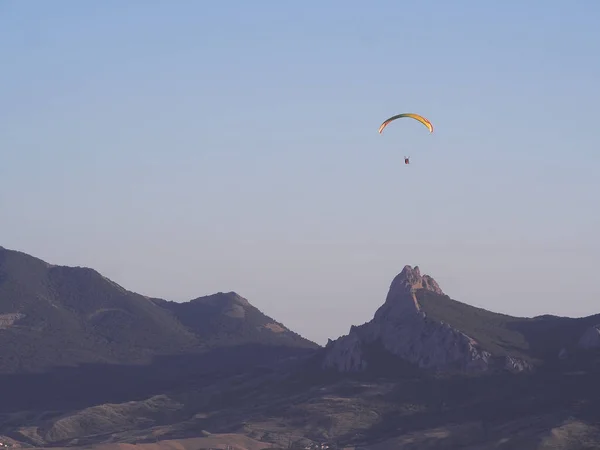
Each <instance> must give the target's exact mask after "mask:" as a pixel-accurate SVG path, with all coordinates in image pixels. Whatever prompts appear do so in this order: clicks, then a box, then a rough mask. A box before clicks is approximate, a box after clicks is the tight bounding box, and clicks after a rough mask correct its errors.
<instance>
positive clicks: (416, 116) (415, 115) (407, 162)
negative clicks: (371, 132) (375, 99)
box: [379, 113, 433, 164]
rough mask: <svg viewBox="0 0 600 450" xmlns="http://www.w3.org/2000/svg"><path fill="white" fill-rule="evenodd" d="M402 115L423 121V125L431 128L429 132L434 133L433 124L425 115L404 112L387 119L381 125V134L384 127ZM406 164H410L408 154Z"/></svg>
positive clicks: (405, 158) (405, 159)
mask: <svg viewBox="0 0 600 450" xmlns="http://www.w3.org/2000/svg"><path fill="white" fill-rule="evenodd" d="M401 117H409V118H411V119H415V120H417V121H419V122H421V123H422V124H423V125H425V126H426V127H427V129H428V130H429V133H433V125H432V124H431V122H430V121H429V120H427V119H426V118H425V117H423V116H421V115H419V114H414V113H402V114H397V115H395V116H392V117H390V118H389V119H387V120H385V121H384V122H383V123H382V124H381V125H380V127H379V134H381V133H382V132H383V130H384V128H385V127H387V126H388V125H389V124H390V123H391V122H393V121H394V120H396V119H400V118H401ZM404 164H410V157H408V156H405V157H404Z"/></svg>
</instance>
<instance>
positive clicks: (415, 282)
mask: <svg viewBox="0 0 600 450" xmlns="http://www.w3.org/2000/svg"><path fill="white" fill-rule="evenodd" d="M417 289H426V290H428V291H432V292H435V293H436V294H440V295H444V292H443V291H442V290H441V289H440V286H439V285H438V284H437V282H436V281H435V280H434V279H433V278H432V277H430V276H429V275H421V270H420V269H419V266H415V267H414V268H413V267H411V266H408V265H406V266H404V269H402V272H400V273H399V274H398V275H397V276H396V278H394V280H393V281H392V285H391V287H390V290H393V291H397V290H404V291H405V292H414V291H416V290H417Z"/></svg>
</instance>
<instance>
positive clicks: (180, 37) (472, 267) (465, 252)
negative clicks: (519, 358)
mask: <svg viewBox="0 0 600 450" xmlns="http://www.w3.org/2000/svg"><path fill="white" fill-rule="evenodd" d="M599 17H600V3H598V2H595V1H593V0H587V1H584V0H581V1H572V2H565V1H561V2H558V1H551V0H545V1H542V0H539V1H531V2H521V1H516V0H514V1H513V0H511V1H506V2H481V1H474V0H473V1H466V0H462V1H456V2H446V1H442V0H439V1H431V2H394V1H380V2H376V3H368V2H364V1H343V2H342V1H337V0H336V1H333V0H332V1H327V2H321V1H316V0H315V1H312V0H309V1H305V2H276V1H274V0H273V1H260V0H257V1H254V2H247V1H242V0H236V1H229V2H203V1H192V0H188V1H186V0H180V1H177V2H171V1H167V0H164V1H150V0H148V1H141V0H129V1H127V2H123V1H120V0H119V1H117V0H106V1H103V2H82V1H77V0H72V1H66V0H55V1H53V2H41V1H39V2H33V1H22V0H19V1H16V0H4V1H2V2H0V58H1V59H0V61H1V70H0V245H2V246H4V247H7V248H13V249H18V250H21V251H25V252H27V253H30V254H33V255H35V256H38V257H41V258H42V259H45V260H47V261H49V262H52V263H57V264H65V265H83V266H91V267H94V268H96V269H97V270H99V271H100V272H102V273H103V274H104V275H106V276H108V277H109V278H112V279H114V280H115V281H117V282H118V283H120V284H122V285H124V286H125V287H127V288H128V289H131V290H134V291H137V292H140V293H143V294H146V295H152V296H159V297H164V298H168V299H171V300H178V301H179V300H181V301H183V300H188V299H191V298H194V297H197V296H200V295H205V294H209V293H213V292H217V291H229V290H235V291H237V292H238V293H239V294H241V295H243V296H244V297H247V298H248V299H249V300H250V301H251V302H252V303H253V304H254V305H256V306H257V307H259V308H260V309H262V310H263V311H265V312H266V313H268V314H270V315H272V316H274V317H275V318H276V319H278V320H280V321H282V322H283V323H284V324H286V325H287V326H289V327H291V328H293V329H295V330H296V331H298V332H300V333H301V334H303V335H305V336H306V337H309V338H311V339H313V340H316V341H317V342H320V343H324V342H325V341H326V340H327V338H328V337H332V338H335V337H337V336H339V335H341V334H345V333H346V332H347V331H348V329H349V327H350V325H351V324H359V323H363V322H365V321H367V320H369V319H370V318H371V317H372V315H373V313H374V312H375V309H376V308H377V307H378V306H379V305H380V304H381V303H383V301H384V299H385V295H386V293H387V289H388V287H389V284H390V282H391V280H392V278H393V277H394V276H395V275H396V274H397V273H398V272H399V271H400V270H401V269H402V267H403V266H404V265H405V264H411V265H419V266H420V267H421V269H422V271H423V272H425V273H429V274H431V275H432V276H434V278H436V279H437V280H438V282H439V283H440V285H441V287H442V289H443V290H445V291H446V293H448V294H449V295H451V296H452V297H454V298H457V299H459V300H461V301H464V302H467V303H470V304H474V305H477V306H481V307H485V308H488V309H492V310H496V311H501V312H507V313H511V314H515V315H536V314H542V313H554V314H561V315H569V316H579V315H585V314H591V313H597V312H600V306H598V305H599V303H598V300H600V287H599V284H598V283H597V282H596V280H597V273H598V270H599V269H598V268H599V267H600V237H599V235H598V229H599V228H600V210H599V208H598V204H599V202H598V194H599V193H600V173H599V172H600V170H599V167H600V165H599V164H600V151H599V149H600V145H599V144H600V132H599V131H598V130H599V128H598V123H599V119H600V117H599V116H600V114H599V113H598V104H600V87H599V85H598V80H600V58H598V57H597V53H598V48H599V46H600V27H598V18H599ZM407 111H410V112H417V113H420V114H423V115H424V116H426V117H427V118H429V119H430V120H431V121H432V122H433V124H434V126H435V132H434V134H432V135H429V134H428V133H427V130H426V129H425V128H424V127H423V126H422V125H420V124H419V123H417V122H415V121H412V120H410V119H404V120H401V121H398V122H395V123H393V124H392V125H390V126H389V127H388V128H387V129H386V131H385V132H384V133H383V135H378V134H377V128H378V126H379V124H380V123H381V122H382V121H383V120H384V119H385V118H387V117H389V116H391V115H393V114H396V113H399V112H407ZM404 155H410V156H411V165H410V166H404V164H403V163H402V162H403V161H402V157H403V156H404Z"/></svg>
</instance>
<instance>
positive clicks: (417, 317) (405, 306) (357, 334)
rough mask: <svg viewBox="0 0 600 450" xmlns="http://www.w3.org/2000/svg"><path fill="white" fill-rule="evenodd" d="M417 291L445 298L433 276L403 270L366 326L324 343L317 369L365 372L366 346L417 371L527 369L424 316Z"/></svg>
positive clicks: (526, 366)
mask: <svg viewBox="0 0 600 450" xmlns="http://www.w3.org/2000/svg"><path fill="white" fill-rule="evenodd" d="M419 290H426V291H430V292H433V293H435V294H438V295H440V296H444V295H445V294H444V293H443V291H442V290H441V289H440V287H439V285H438V284H437V283H436V281H435V280H434V279H433V278H431V277H430V276H428V275H421V272H420V270H419V267H417V266H416V267H414V268H413V267H411V266H405V267H404V269H403V270H402V272H401V273H400V274H399V275H397V276H396V278H395V279H394V280H393V281H392V284H391V286H390V289H389V292H388V295H387V298H386V300H385V303H384V304H383V305H382V306H381V307H380V308H379V309H378V310H377V312H376V313H375V316H374V317H373V319H372V320H371V321H370V322H367V323H365V324H363V325H361V326H357V327H356V326H353V327H351V329H350V333H349V334H348V335H346V336H342V337H341V338H339V339H337V340H335V341H331V340H330V341H329V342H328V344H327V347H326V353H325V357H324V359H323V363H322V367H323V368H324V369H335V370H337V371H339V372H350V371H361V370H365V369H367V367H368V362H367V359H368V358H367V357H368V355H367V352H368V350H367V349H366V348H367V346H368V345H369V344H373V343H376V342H378V343H380V345H382V346H383V347H384V349H385V350H386V351H387V352H389V353H391V354H393V355H395V356H397V357H400V358H402V359H404V360H406V361H409V362H411V363H413V364H414V365H416V366H418V367H420V368H422V369H437V370H444V369H450V370H459V371H463V372H483V371H487V370H489V369H491V368H493V367H498V364H500V366H501V367H504V368H505V369H507V370H510V371H515V372H519V371H522V370H527V369H528V368H529V364H528V363H527V362H525V361H522V360H520V359H519V358H515V357H511V356H500V357H496V356H495V355H493V354H492V353H490V352H489V351H486V350H484V349H483V348H481V346H480V345H479V343H478V342H477V341H476V340H475V339H473V338H472V337H470V336H468V335H466V334H465V333H463V332H461V331H460V330H457V329H454V328H452V327H451V326H450V325H448V324H447V323H444V322H443V321H435V320H432V319H430V318H428V317H427V314H426V313H425V312H424V311H423V309H422V308H421V305H420V304H419V301H418V299H417V292H418V291H419ZM440 301H444V297H441V298H440Z"/></svg>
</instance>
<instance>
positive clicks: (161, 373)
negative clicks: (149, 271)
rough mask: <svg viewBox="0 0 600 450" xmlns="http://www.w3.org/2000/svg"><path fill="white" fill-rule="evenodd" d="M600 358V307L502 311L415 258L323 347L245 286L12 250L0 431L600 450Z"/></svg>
mask: <svg viewBox="0 0 600 450" xmlns="http://www.w3.org/2000/svg"><path fill="white" fill-rule="evenodd" d="M599 356H600V315H593V316H589V317H583V318H567V317H557V316H550V315H543V316H537V317H533V318H520V317H512V316H509V315H505V314H498V313H494V312H490V311H487V310H484V309H481V308H476V307H473V306H470V305H467V304H465V303H461V302H459V301H457V300H454V299H452V298H450V297H449V296H448V295H446V294H445V293H444V292H443V291H442V289H441V288H440V286H439V285H438V283H437V282H436V281H435V280H434V279H433V278H432V277H431V276H428V275H422V274H421V271H420V269H419V267H412V266H408V265H407V266H405V267H404V268H403V269H402V270H401V272H400V273H399V274H398V275H397V276H396V277H395V278H394V280H393V281H392V283H391V286H390V289H389V292H388V295H387V298H386V299H385V302H384V303H383V305H382V306H381V307H380V308H379V309H378V310H377V311H376V312H375V314H374V316H373V318H372V319H371V320H370V321H368V322H366V323H364V324H362V325H359V326H351V327H350V331H349V333H348V334H347V335H345V336H341V337H339V338H337V339H335V340H330V341H329V342H328V343H327V345H326V346H325V347H321V346H319V345H317V344H315V343H314V342H311V341H309V340H308V339H305V338H303V337H302V336H300V335H299V334H298V333H296V332H294V331H292V330H290V329H288V328H287V327H285V325H284V324H282V323H280V322H278V321H276V320H275V319H273V318H271V317H269V316H268V315H266V314H265V313H263V312H261V311H260V310H258V309H257V308H256V307H254V306H252V305H251V304H250V303H249V302H248V300H246V299H245V298H243V297H242V296H240V295H239V294H237V293H235V292H228V293H216V294H213V295H208V296H203V297H199V298H196V299H194V300H191V301H189V302H182V303H178V302H172V301H168V300H164V299H158V298H149V297H146V296H143V295H139V294H136V293H134V292H131V291H128V290H127V289H125V288H123V287H122V286H120V285H118V284H117V283H115V282H113V281H111V280H109V279H107V278H106V277H104V276H102V275H101V274H100V273H98V272H97V271H95V270H93V269H90V268H84V267H67V266H57V265H52V264H49V263H47V262H45V261H42V260H40V259H38V258H36V257H34V256H30V255H27V254H25V253H22V252H18V251H14V250H8V249H5V248H2V247H0V414H1V415H0V442H1V441H2V440H3V439H4V441H5V442H10V443H12V444H13V445H17V446H25V447H27V446H63V447H66V446H71V447H73V446H74V447H78V446H83V445H92V444H94V445H96V444H100V443H103V444H106V445H108V444H110V443H118V442H121V443H123V442H136V443H143V442H149V441H153V442H154V441H157V440H161V441H164V442H167V441H173V440H178V442H179V444H178V445H180V446H183V447H184V448H187V447H185V445H187V444H185V445H184V441H183V440H185V439H209V436H211V437H210V439H213V440H214V439H217V436H228V437H223V439H225V441H226V440H227V439H230V440H231V439H233V440H234V441H235V442H238V441H239V439H242V438H243V439H242V441H243V442H245V444H243V445H242V444H240V445H238V448H250V447H252V448H270V447H276V446H279V447H289V446H290V445H292V444H294V445H299V446H307V445H311V444H314V443H316V442H320V441H324V440H327V441H332V442H335V443H337V444H339V445H345V446H347V447H361V448H372V449H376V448H377V449H380V450H385V449H387V448H464V449H467V448H472V449H475V448H482V449H483V448H568V449H570V448H598V447H594V446H595V445H596V446H597V445H600V427H599V426H598V425H597V424H596V421H597V420H598V419H600V408H598V407H597V406H596V405H597V404H599V403H598V401H599V400H600V395H599V394H600V390H599V389H598V388H597V387H596V385H597V383H596V381H595V380H596V378H597V375H598V373H599V372H600V365H599V363H600V358H599ZM557 430H558V431H557ZM234 435H235V436H237V437H236V438H234V437H232V436H234ZM2 436H3V437H2ZM407 436H408V437H407ZM565 436H567V437H565ZM236 439H238V440H237V441H236ZM244 439H245V440H244ZM248 440H250V441H252V442H250V441H248ZM217 441H218V439H217ZM225 441H222V442H221V444H222V443H223V442H225ZM242 441H239V442H242ZM185 442H188V441H185ZM190 442H191V441H190ZM193 442H194V444H193V445H194V446H198V445H199V444H198V442H196V441H193ZM207 442H208V441H207ZM211 442H213V441H211ZM215 442H216V441H215ZM232 442H233V441H232ZM190 445H192V444H190ZM207 445H208V444H207ZM210 445H211V446H218V445H220V444H219V443H218V442H217V443H213V444H210ZM236 445H237V444H236ZM557 445H558V446H559V447H556V446H557ZM586 445H588V446H591V447H586ZM253 446H254V447H253ZM411 446H412V447H411ZM548 446H550V447H548ZM552 446H554V447H552ZM561 446H562V447H561Z"/></svg>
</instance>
